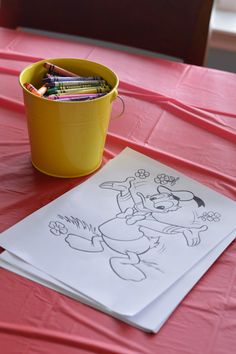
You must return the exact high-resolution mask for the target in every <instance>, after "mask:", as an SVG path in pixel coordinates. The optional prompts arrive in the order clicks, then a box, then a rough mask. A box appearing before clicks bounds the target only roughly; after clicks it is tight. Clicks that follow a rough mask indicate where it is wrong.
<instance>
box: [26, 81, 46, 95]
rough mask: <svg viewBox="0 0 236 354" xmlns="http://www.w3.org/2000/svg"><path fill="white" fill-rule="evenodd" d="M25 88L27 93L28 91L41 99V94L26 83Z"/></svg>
mask: <svg viewBox="0 0 236 354" xmlns="http://www.w3.org/2000/svg"><path fill="white" fill-rule="evenodd" d="M24 86H25V88H27V90H28V91H30V92H31V93H33V94H34V95H36V96H39V97H42V94H41V93H40V92H38V90H37V89H36V88H35V87H34V86H33V85H32V84H30V83H28V82H26V83H25V84H24Z"/></svg>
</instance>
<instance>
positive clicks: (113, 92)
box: [18, 57, 119, 104]
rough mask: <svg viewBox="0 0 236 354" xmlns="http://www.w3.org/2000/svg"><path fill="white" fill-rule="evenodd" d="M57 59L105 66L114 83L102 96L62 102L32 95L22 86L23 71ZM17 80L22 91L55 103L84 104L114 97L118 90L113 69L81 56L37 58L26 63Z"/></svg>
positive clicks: (117, 79) (117, 80) (116, 77)
mask: <svg viewBox="0 0 236 354" xmlns="http://www.w3.org/2000/svg"><path fill="white" fill-rule="evenodd" d="M57 60H73V61H83V62H87V63H91V64H96V65H98V66H100V67H103V68H105V69H106V70H108V71H110V72H111V73H112V74H113V75H114V77H115V79H116V84H115V85H114V86H113V87H112V89H111V91H109V92H108V93H107V94H106V95H104V96H101V97H97V98H94V99H93V100H88V101H66V102H65V101H63V102H60V101H57V100H49V99H47V98H45V97H40V96H36V95H34V94H33V93H32V92H30V91H29V90H27V89H26V87H25V86H24V83H22V80H21V78H22V76H23V75H24V73H25V71H27V70H29V69H30V68H31V67H33V66H34V65H36V64H37V65H38V64H40V63H42V64H43V63H45V62H50V61H57ZM18 82H19V84H20V86H21V87H22V89H23V91H24V92H26V93H27V94H30V95H32V96H33V97H34V98H36V99H39V100H44V101H45V100H46V101H47V102H51V103H53V104H56V103H59V104H60V103H63V104H79V103H80V104H82V103H83V104H85V103H87V104H88V103H91V102H93V101H97V100H102V99H104V98H105V97H108V96H115V97H114V99H115V98H116V96H117V94H118V92H117V88H118V85H119V77H118V75H117V74H116V72H115V71H113V70H112V69H110V68H109V67H108V66H106V65H104V64H101V63H98V62H97V61H93V60H88V59H83V58H69V57H58V58H46V59H42V60H38V61H36V62H34V63H31V64H30V65H27V66H26V67H25V68H24V69H23V70H22V71H21V72H20V74H19V76H18Z"/></svg>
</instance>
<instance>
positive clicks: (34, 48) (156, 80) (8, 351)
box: [0, 29, 236, 354]
mask: <svg viewBox="0 0 236 354" xmlns="http://www.w3.org/2000/svg"><path fill="white" fill-rule="evenodd" d="M52 57H77V58H88V59H90V60H93V61H97V62H99V63H102V64H105V65H107V66H109V67H110V68H111V69H112V70H114V71H115V72H116V73H117V75H118V76H119V78H120V89H119V93H120V96H121V97H122V98H123V100H124V102H125V112H124V114H123V115H122V117H120V118H118V119H113V120H111V123H110V127H109V132H108V136H107V142H106V147H105V151H104V158H103V163H104V164H105V163H106V162H107V161H108V160H109V159H110V158H112V157H114V156H115V155H116V154H117V153H118V152H120V151H121V150H122V149H123V148H124V147H125V146H130V147H132V148H133V149H136V150H137V151H140V152H143V153H144V154H146V155H148V156H151V157H153V158H155V159H157V160H159V161H161V162H163V163H165V164H167V165H169V166H171V167H173V168H175V169H177V170H179V171H181V172H183V173H185V174H186V175H188V176H190V177H192V178H194V179H196V180H198V181H199V182H201V183H203V184H205V185H207V186H209V187H210V188H212V189H214V190H216V191H218V192H220V193H222V194H224V195H225V196H228V197H229V198H232V199H234V200H235V199H236V147H235V142H236V132H235V129H236V75H234V74H231V73H226V72H222V71H217V70H211V69H208V68H201V67H195V66H190V65H185V64H181V63H176V62H170V61H166V60H160V59H154V58H148V57H146V56H138V55H133V54H130V53H127V52H121V51H120V52H119V51H114V50H111V49H107V48H102V47H98V46H92V45H87V44H82V43H78V42H72V41H65V40H61V39H55V38H54V39H53V38H49V37H43V36H38V35H33V34H26V33H23V32H20V31H12V30H6V29H1V30H0V77H1V86H0V102H1V108H0V124H1V131H0V134H1V141H0V144H1V160H0V164H1V171H0V179H1V187H0V188H1V199H0V203H1V221H0V222H1V223H0V227H1V231H3V230H5V229H7V228H8V227H10V226H11V225H13V224H15V223H16V222H18V221H19V220H21V219H22V218H23V217H25V216H27V215H29V214H30V213H32V212H33V211H35V210H36V209H38V208H39V207H41V206H43V205H45V204H47V203H48V202H50V201H51V200H53V199H55V198H56V197H58V196H59V195H61V194H62V193H64V192H65V191H67V190H69V189H70V188H72V187H73V186H75V185H78V184H79V183H81V182H83V181H84V180H85V179H86V178H74V179H57V178H53V177H49V176H46V175H43V174H41V173H40V172H38V171H36V170H35V169H34V168H33V167H32V165H31V162H30V149H29V141H28V135H27V129H26V120H25V114H24V107H23V100H22V92H21V88H20V87H19V84H18V75H19V73H20V71H21V70H22V69H23V68H24V67H25V66H26V65H28V64H29V63H31V62H35V61H37V60H39V59H43V58H52ZM121 108H122V107H121V103H120V101H119V100H117V101H116V102H115V103H114V110H113V116H116V115H117V114H118V113H119V111H120V110H121ZM235 251H236V245H235V243H233V244H231V246H230V247H228V249H227V250H226V251H225V252H224V253H223V254H222V255H221V257H220V258H219V259H218V260H217V262H216V263H215V264H214V265H213V266H212V267H211V268H210V270H209V271H208V272H207V273H206V275H205V276H204V277H203V278H202V279H201V280H200V281H199V282H198V284H197V285H196V286H195V287H194V289H193V290H192V291H191V292H190V293H189V294H188V296H186V298H185V299H184V301H183V302H182V303H181V305H180V306H179V307H178V308H177V309H176V311H175V312H174V313H173V314H172V315H171V317H170V318H169V319H168V321H167V322H166V323H165V325H164V326H163V327H162V329H161V330H160V332H159V333H158V334H156V335H153V334H146V333H144V332H142V331H140V330H138V329H134V328H132V327H131V326H129V325H126V324H124V323H122V322H120V321H119V320H116V319H114V318H111V317H109V316H107V315H105V314H103V313H101V312H99V311H96V310H94V309H91V308H89V307H87V306H85V305H82V304H80V303H79V302H76V301H74V300H72V299H70V298H67V297H66V296H63V295H60V294H58V293H56V292H54V291H52V290H49V289H47V288H45V287H43V286H41V285H39V284H36V283H33V282H31V281H29V280H27V279H24V278H21V277H20V276H17V275H15V274H13V273H10V272H9V271H6V270H3V269H0V279H1V280H0V281H1V287H0V343H1V344H0V347H1V353H3V354H13V353H17V354H20V353H22V354H23V353H24V354H26V353H27V354H39V353H40V354H42V353H43V354H46V353H47V354H49V353H50V354H51V353H57V354H74V353H82V354H83V353H84V354H85V353H101V354H105V353H110V354H113V353H120V354H126V353H127V354H128V353H129V354H131V353H132V354H146V353H147V354H152V353H158V354H179V353H181V354H203V353H204V354H233V353H235V348H236V335H235V334H236V257H235Z"/></svg>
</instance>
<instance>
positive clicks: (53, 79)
mask: <svg viewBox="0 0 236 354" xmlns="http://www.w3.org/2000/svg"><path fill="white" fill-rule="evenodd" d="M87 80H103V78H102V77H101V76H88V77H85V76H77V77H71V76H53V75H50V74H47V75H46V77H44V78H43V81H44V82H45V81H46V82H63V81H87Z"/></svg>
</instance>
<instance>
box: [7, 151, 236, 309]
mask: <svg viewBox="0 0 236 354" xmlns="http://www.w3.org/2000/svg"><path fill="white" fill-rule="evenodd" d="M235 211H236V205H235V203H234V202H233V201H231V200H230V199H228V198H226V197H224V196H222V195H220V194H218V193H216V192H214V191H213V190H210V189H209V188H207V187H205V186H203V185H201V184H199V183H197V182H195V181H194V180H192V179H190V178H187V177H186V176H184V175H182V174H180V173H179V172H177V171H175V170H173V169H171V168H169V167H167V166H165V165H163V164H160V163H159V162H156V161H154V160H153V159H150V158H148V157H146V156H144V155H142V154H140V153H137V152H135V151H133V150H131V149H125V150H124V151H123V152H122V153H121V154H120V155H118V156H117V157H116V158H115V159H113V160H111V161H110V162H109V163H107V164H106V166H105V167H103V168H102V169H101V170H100V171H99V172H98V173H96V174H95V175H94V176H93V177H91V178H90V179H88V180H87V181H86V182H85V183H83V184H81V185H79V186H78V187H76V188H74V189H72V190H71V191H69V192H67V193H66V194H64V195H63V196H61V197H60V198H58V199H56V200H55V201H53V202H51V203H50V204H48V205H47V206H45V207H43V208H41V209H40V210H38V211H36V212H35V213H33V214H32V215H30V216H29V217H27V218H25V219H24V220H22V221H21V222H20V223H18V224H16V225H15V226H13V227H12V228H10V229H8V230H7V231H5V232H4V233H3V234H2V236H1V238H0V245H1V246H2V247H4V248H5V249H6V250H8V251H10V252H12V253H14V254H15V255H16V256H18V257H20V258H22V259H23V260H24V261H25V262H27V263H29V264H32V265H33V266H34V267H36V268H38V269H40V270H42V271H43V272H45V273H46V274H49V275H51V276H52V277H54V278H56V279H57V280H59V281H61V282H63V283H65V284H67V285H68V286H70V287H72V288H73V289H74V290H75V291H77V292H80V293H82V294H83V295H84V296H86V297H87V298H89V299H92V300H93V301H95V302H98V303H99V304H100V306H101V307H102V306H104V307H106V308H107V309H109V311H111V312H114V313H116V314H117V315H119V316H120V315H122V316H123V315H125V316H134V315H137V314H138V313H139V312H141V311H142V310H143V309H144V308H146V307H147V306H148V305H149V304H150V303H151V302H153V301H154V300H155V299H157V298H158V297H159V296H161V294H164V292H165V291H166V290H167V289H168V288H169V287H171V286H173V285H174V284H175V282H176V281H178V279H180V278H181V277H182V276H183V275H184V274H186V273H187V272H188V271H189V270H190V269H191V268H192V267H193V266H195V265H197V264H198V263H199V262H200V261H201V260H202V259H203V258H204V257H205V256H206V255H207V254H208V253H209V252H210V251H211V250H213V249H214V248H215V247H216V246H217V245H219V243H220V242H221V241H223V240H224V239H226V238H227V237H229V235H230V234H231V233H232V232H233V230H234V228H235V220H234V219H235ZM124 299H125V301H124ZM174 300H175V299H173V302H174Z"/></svg>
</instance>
